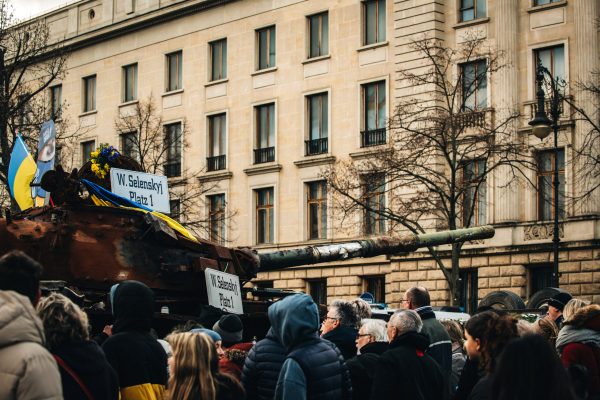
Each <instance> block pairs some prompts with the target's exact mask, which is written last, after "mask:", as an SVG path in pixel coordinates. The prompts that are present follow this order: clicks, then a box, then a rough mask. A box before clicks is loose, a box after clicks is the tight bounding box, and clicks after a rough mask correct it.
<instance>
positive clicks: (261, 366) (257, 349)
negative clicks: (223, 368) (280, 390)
mask: <svg viewBox="0 0 600 400" xmlns="http://www.w3.org/2000/svg"><path fill="white" fill-rule="evenodd" d="M286 354H287V350H286V349H285V347H283V345H282V344H281V343H279V341H278V340H277V338H276V337H275V334H274V333H273V330H272V329H269V332H267V336H266V337H265V338H264V339H263V340H261V341H259V342H258V343H256V345H254V348H253V349H252V350H250V353H248V357H246V362H245V363H244V371H243V372H242V383H243V384H244V388H245V389H246V398H247V399H248V400H271V399H273V395H274V394H275V386H276V385H277V377H278V376H279V371H281V366H282V365H283V362H284V361H285V358H286Z"/></svg>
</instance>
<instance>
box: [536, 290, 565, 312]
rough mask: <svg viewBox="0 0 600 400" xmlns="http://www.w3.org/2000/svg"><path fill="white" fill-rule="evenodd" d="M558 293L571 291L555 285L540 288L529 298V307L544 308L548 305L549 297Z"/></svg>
mask: <svg viewBox="0 0 600 400" xmlns="http://www.w3.org/2000/svg"><path fill="white" fill-rule="evenodd" d="M558 293H569V292H567V291H566V290H563V289H560V288H554V287H547V288H543V289H541V290H538V291H537V292H535V293H534V294H533V296H531V297H530V298H529V301H528V302H527V308H542V307H545V306H547V305H548V299H549V298H550V297H552V296H554V295H556V294H558Z"/></svg>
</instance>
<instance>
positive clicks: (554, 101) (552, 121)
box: [529, 57, 563, 288]
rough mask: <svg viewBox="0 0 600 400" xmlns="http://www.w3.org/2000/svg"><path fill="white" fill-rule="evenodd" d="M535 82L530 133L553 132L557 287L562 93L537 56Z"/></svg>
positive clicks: (541, 136) (543, 135)
mask: <svg viewBox="0 0 600 400" xmlns="http://www.w3.org/2000/svg"><path fill="white" fill-rule="evenodd" d="M544 74H546V75H547V76H548V77H549V79H548V80H549V83H550V90H551V92H552V93H551V97H550V110H549V111H550V118H548V116H547V115H546V111H545V110H544V108H545V98H544V97H545V94H544V90H543V88H542V84H543V81H544ZM535 78H536V79H535V80H536V84H537V92H536V96H537V110H536V112H535V117H534V118H533V119H532V120H531V121H529V125H531V127H532V133H533V135H534V136H536V137H537V138H539V139H540V140H544V139H545V138H546V137H548V135H549V134H550V132H551V131H552V132H554V177H553V179H552V188H553V189H554V205H553V206H554V230H553V234H552V250H553V253H554V260H553V264H552V286H553V287H556V288H557V287H558V285H559V283H558V246H559V243H560V237H559V236H558V185H559V182H558V119H559V118H560V114H561V110H560V105H561V103H562V101H563V95H562V94H561V93H560V87H559V86H560V85H559V78H558V77H557V78H556V79H555V78H554V77H553V76H552V74H551V73H550V71H548V69H547V68H546V67H544V66H543V65H542V61H541V60H540V58H539V57H538V58H537V68H536V76H535Z"/></svg>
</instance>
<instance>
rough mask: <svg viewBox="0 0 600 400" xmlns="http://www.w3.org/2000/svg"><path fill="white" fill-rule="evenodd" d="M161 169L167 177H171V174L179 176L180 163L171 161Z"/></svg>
mask: <svg viewBox="0 0 600 400" xmlns="http://www.w3.org/2000/svg"><path fill="white" fill-rule="evenodd" d="M163 170H164V172H165V176H166V177H167V178H171V177H173V176H181V163H180V162H173V163H168V164H164V165H163Z"/></svg>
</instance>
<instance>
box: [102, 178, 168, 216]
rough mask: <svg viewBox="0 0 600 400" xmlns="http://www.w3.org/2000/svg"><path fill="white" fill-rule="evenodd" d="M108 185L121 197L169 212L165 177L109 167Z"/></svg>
mask: <svg viewBox="0 0 600 400" xmlns="http://www.w3.org/2000/svg"><path fill="white" fill-rule="evenodd" d="M110 185H111V188H112V190H111V191H112V192H113V193H114V194H117V195H119V196H121V197H125V198H126V199H129V200H131V201H135V202H136V203H138V204H140V205H142V206H145V207H148V208H150V209H152V210H154V211H160V212H162V213H165V214H169V213H170V212H171V208H170V206H169V187H168V185H167V177H166V176H161V175H153V174H147V173H145V172H137V171H130V170H128V169H120V168H111V169H110Z"/></svg>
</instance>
